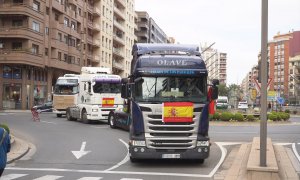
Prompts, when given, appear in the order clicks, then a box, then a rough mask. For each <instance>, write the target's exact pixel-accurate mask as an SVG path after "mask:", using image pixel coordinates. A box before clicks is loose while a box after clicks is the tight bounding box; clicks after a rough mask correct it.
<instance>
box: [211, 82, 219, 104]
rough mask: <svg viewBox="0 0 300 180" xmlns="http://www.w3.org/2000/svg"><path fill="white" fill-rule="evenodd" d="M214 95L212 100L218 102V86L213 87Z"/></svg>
mask: <svg viewBox="0 0 300 180" xmlns="http://www.w3.org/2000/svg"><path fill="white" fill-rule="evenodd" d="M211 88H212V95H211V99H212V100H217V99H218V96H219V88H218V87H217V86H214V85H213V86H212V87H211Z"/></svg>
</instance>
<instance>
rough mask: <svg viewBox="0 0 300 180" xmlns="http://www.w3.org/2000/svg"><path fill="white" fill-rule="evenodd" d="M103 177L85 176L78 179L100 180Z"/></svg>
mask: <svg viewBox="0 0 300 180" xmlns="http://www.w3.org/2000/svg"><path fill="white" fill-rule="evenodd" d="M100 179H102V177H83V178H80V179H78V180H100Z"/></svg>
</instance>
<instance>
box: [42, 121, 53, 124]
mask: <svg viewBox="0 0 300 180" xmlns="http://www.w3.org/2000/svg"><path fill="white" fill-rule="evenodd" d="M41 122H42V123H48V124H56V123H55V122H50V121H41Z"/></svg>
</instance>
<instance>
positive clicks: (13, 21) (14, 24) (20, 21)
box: [12, 19, 23, 27]
mask: <svg viewBox="0 0 300 180" xmlns="http://www.w3.org/2000/svg"><path fill="white" fill-rule="evenodd" d="M22 25H23V21H22V20H21V19H15V20H12V26H13V27H16V26H22Z"/></svg>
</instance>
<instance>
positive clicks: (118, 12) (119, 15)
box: [114, 7, 126, 21]
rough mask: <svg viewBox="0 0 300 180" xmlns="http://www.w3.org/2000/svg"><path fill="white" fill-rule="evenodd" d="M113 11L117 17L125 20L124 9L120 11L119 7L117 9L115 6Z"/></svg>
mask: <svg viewBox="0 0 300 180" xmlns="http://www.w3.org/2000/svg"><path fill="white" fill-rule="evenodd" d="M114 12H115V14H116V15H117V16H118V17H119V18H121V19H123V20H124V21H125V19H126V18H125V17H126V16H125V12H124V11H121V10H120V9H118V8H116V7H114Z"/></svg>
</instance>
